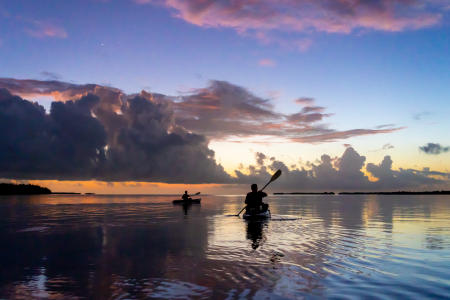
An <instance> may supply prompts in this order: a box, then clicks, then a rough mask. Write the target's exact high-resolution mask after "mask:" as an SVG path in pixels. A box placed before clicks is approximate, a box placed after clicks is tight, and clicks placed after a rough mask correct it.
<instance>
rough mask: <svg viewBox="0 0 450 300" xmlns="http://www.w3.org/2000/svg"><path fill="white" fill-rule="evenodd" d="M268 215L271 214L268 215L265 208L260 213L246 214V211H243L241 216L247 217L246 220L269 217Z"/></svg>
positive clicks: (268, 212)
mask: <svg viewBox="0 0 450 300" xmlns="http://www.w3.org/2000/svg"><path fill="white" fill-rule="evenodd" d="M270 216H271V215H270V210H267V211H265V212H261V213H258V214H247V213H245V214H243V215H242V217H243V218H244V219H247V220H254V219H270Z"/></svg>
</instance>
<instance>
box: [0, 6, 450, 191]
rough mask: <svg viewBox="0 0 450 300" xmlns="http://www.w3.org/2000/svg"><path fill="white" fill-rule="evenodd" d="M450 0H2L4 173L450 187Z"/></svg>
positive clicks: (155, 185)
mask: <svg viewBox="0 0 450 300" xmlns="http://www.w3.org/2000/svg"><path fill="white" fill-rule="evenodd" d="M449 15H450V4H449V2H448V1H445V0H424V1H418V0H410V1H404V0H391V1H387V0H377V1H363V0H335V1H333V0H319V1H312V0H297V1H294V0H283V1H269V0H259V1H254V0H252V1H250V0H248V1H244V0H243V1H232V0H228V1H226V0H223V1H210V0H192V1H181V0H109V1H108V0H82V1H56V0H41V1H22V0H17V1H6V0H0V125H1V128H3V129H2V133H0V138H1V142H0V154H1V157H0V169H1V171H0V178H3V181H13V182H31V183H37V184H42V185H45V186H48V187H50V188H51V189H52V190H54V191H76V192H98V193H179V192H180V191H183V190H184V189H186V188H189V189H190V190H195V191H197V190H201V191H202V192H203V191H205V192H208V193H225V194H226V193H241V192H243V191H245V190H247V189H248V184H250V183H253V182H256V183H258V184H261V185H263V184H264V183H265V182H266V181H267V180H268V179H269V178H270V175H271V174H272V173H273V172H274V171H276V169H282V170H283V176H282V177H280V179H279V180H278V181H277V182H275V183H274V184H273V186H271V188H272V190H273V191H329V190H332V191H341V190H342V191H344V190H399V189H406V190H418V189H420V190H424V189H425V190H430V189H448V188H450V181H449V180H450V163H449V162H450V159H449V158H450V148H449V146H450V140H449V138H448V132H449V130H450V121H449V118H448V115H449V114H450V104H449V100H450V99H449V95H450V72H449V69H450V55H449V53H450V49H449V48H450V26H449Z"/></svg>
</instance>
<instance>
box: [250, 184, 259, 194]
mask: <svg viewBox="0 0 450 300" xmlns="http://www.w3.org/2000/svg"><path fill="white" fill-rule="evenodd" d="M251 189H252V192H257V191H258V185H257V184H256V183H254V184H252V185H251Z"/></svg>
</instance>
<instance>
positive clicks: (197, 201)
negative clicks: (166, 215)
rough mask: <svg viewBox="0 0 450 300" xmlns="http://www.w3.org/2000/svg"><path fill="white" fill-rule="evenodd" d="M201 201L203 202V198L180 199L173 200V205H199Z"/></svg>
mask: <svg viewBox="0 0 450 300" xmlns="http://www.w3.org/2000/svg"><path fill="white" fill-rule="evenodd" d="M201 200H202V199H201V198H197V199H189V200H182V199H179V200H173V201H172V203H173V204H199V203H200V201H201Z"/></svg>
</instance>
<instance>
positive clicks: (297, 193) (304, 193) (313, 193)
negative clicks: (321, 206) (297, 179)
mask: <svg viewBox="0 0 450 300" xmlns="http://www.w3.org/2000/svg"><path fill="white" fill-rule="evenodd" d="M273 194H274V195H334V192H319V193H315V192H311V193H308V192H292V193H283V192H280V193H273Z"/></svg>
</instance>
